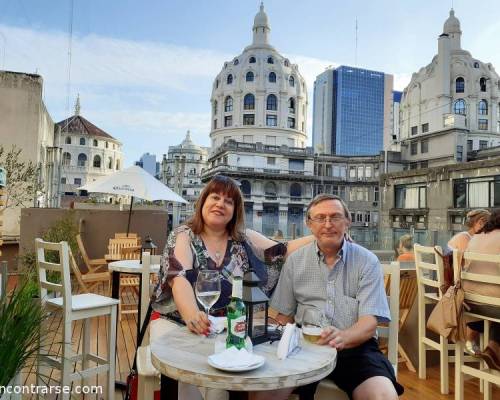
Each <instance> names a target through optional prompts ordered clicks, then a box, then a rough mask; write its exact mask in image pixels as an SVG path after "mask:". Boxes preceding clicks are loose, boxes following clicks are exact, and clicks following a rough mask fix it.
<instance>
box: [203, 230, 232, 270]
mask: <svg viewBox="0 0 500 400" xmlns="http://www.w3.org/2000/svg"><path fill="white" fill-rule="evenodd" d="M202 239H203V237H202ZM204 242H205V247H207V250H208V246H207V244H208V243H210V242H209V241H207V240H206V238H205V240H204ZM210 244H211V245H212V243H210ZM217 244H218V246H213V245H212V246H210V247H216V248H215V251H213V258H214V261H215V263H216V264H217V265H220V263H221V261H222V259H223V256H224V254H223V249H224V246H226V244H227V237H226V238H224V240H223V241H222V243H217Z"/></svg>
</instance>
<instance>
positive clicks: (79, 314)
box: [35, 239, 118, 399]
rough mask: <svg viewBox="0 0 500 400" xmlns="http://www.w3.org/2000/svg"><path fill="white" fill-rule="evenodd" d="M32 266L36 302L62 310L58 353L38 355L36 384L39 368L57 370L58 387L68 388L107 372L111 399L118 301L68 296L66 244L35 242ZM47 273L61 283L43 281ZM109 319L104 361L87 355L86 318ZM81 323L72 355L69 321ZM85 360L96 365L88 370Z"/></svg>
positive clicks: (52, 308)
mask: <svg viewBox="0 0 500 400" xmlns="http://www.w3.org/2000/svg"><path fill="white" fill-rule="evenodd" d="M35 251H36V263H37V267H38V272H39V283H40V299H41V302H42V305H43V306H44V307H46V309H47V310H48V311H58V310H60V311H62V318H63V320H62V354H61V357H53V356H51V355H49V354H47V353H44V352H43V351H42V350H41V351H40V353H39V357H38V365H37V382H38V384H39V385H44V382H43V379H42V376H43V375H42V365H44V364H48V365H50V366H51V367H52V368H57V369H59V370H61V381H60V385H61V387H65V386H68V387H69V386H70V385H71V383H72V382H73V381H76V380H80V379H83V380H85V379H86V378H88V377H90V376H93V375H97V374H100V373H107V389H108V396H107V397H108V399H114V394H115V348H116V311H117V306H118V300H115V299H112V298H109V297H105V296H100V295H97V294H92V293H85V294H78V295H72V294H71V279H70V267H69V247H68V243H67V242H60V243H49V242H44V241H43V240H42V239H35ZM46 251H52V252H57V253H58V254H59V263H53V262H48V261H47V259H46V254H45V252H46ZM47 271H55V272H58V273H59V274H60V277H61V283H54V282H50V281H48V280H47V273H46V272H47ZM48 292H54V293H55V294H56V295H60V297H48V296H47V294H48ZM99 316H109V323H108V332H107V335H108V359H107V360H106V359H104V358H102V357H99V356H97V355H96V354H92V353H90V318H92V317H99ZM76 320H83V321H82V323H83V338H82V354H74V353H73V350H72V340H71V339H72V326H73V321H76ZM78 361H81V362H82V370H81V371H76V372H74V373H73V372H72V371H73V365H74V363H77V362H78ZM89 361H93V362H95V363H96V364H97V366H95V367H89ZM62 398H63V399H69V398H70V393H64V392H63V394H62Z"/></svg>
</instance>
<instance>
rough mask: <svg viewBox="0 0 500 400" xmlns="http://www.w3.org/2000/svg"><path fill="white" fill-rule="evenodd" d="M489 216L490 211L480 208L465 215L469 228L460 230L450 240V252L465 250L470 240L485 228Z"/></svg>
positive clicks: (466, 225) (466, 224)
mask: <svg viewBox="0 0 500 400" xmlns="http://www.w3.org/2000/svg"><path fill="white" fill-rule="evenodd" d="M489 216H490V212H489V211H488V210H483V209H478V210H472V211H469V212H468V213H467V216H466V217H465V223H464V225H465V227H466V228H467V230H466V231H463V232H458V233H457V234H456V235H455V236H453V237H452V238H451V239H450V240H449V241H448V250H449V251H448V252H452V251H453V250H454V249H457V250H461V251H465V249H466V248H467V245H468V244H469V240H471V238H472V236H474V235H475V234H476V233H478V232H480V231H481V229H483V226H484V224H485V223H486V220H487V219H488V217H489Z"/></svg>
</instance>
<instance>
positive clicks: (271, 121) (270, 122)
mask: <svg viewBox="0 0 500 400" xmlns="http://www.w3.org/2000/svg"><path fill="white" fill-rule="evenodd" d="M266 125H267V126H277V125H278V117H277V116H276V115H269V114H268V115H266Z"/></svg>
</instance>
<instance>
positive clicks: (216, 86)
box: [215, 79, 219, 89]
mask: <svg viewBox="0 0 500 400" xmlns="http://www.w3.org/2000/svg"><path fill="white" fill-rule="evenodd" d="M215 88H216V89H218V88H219V80H218V79H216V80H215Z"/></svg>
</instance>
